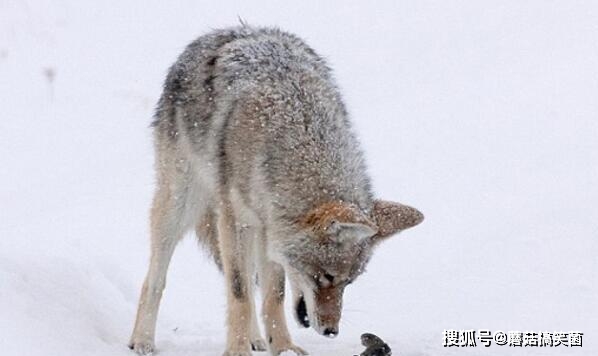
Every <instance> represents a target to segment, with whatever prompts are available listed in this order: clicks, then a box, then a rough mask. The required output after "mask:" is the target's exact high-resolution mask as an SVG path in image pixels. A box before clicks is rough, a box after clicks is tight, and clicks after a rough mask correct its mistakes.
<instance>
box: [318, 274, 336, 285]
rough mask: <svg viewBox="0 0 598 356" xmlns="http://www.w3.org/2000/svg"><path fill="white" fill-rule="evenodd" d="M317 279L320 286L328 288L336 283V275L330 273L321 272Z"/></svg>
mask: <svg viewBox="0 0 598 356" xmlns="http://www.w3.org/2000/svg"><path fill="white" fill-rule="evenodd" d="M315 279H316V284H317V285H318V287H319V288H328V287H330V286H331V285H332V284H333V283H334V276H333V275H331V274H330V273H323V274H320V275H318V276H316V278H315Z"/></svg>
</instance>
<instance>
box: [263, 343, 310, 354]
mask: <svg viewBox="0 0 598 356" xmlns="http://www.w3.org/2000/svg"><path fill="white" fill-rule="evenodd" d="M285 351H292V352H294V353H295V354H296V355H299V356H305V355H309V354H308V353H307V351H305V350H303V349H302V348H300V347H299V346H297V345H293V344H292V343H286V344H284V345H275V344H272V345H271V346H270V352H271V353H272V355H275V356H278V355H280V354H281V353H283V352H285Z"/></svg>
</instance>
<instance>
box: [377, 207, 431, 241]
mask: <svg viewBox="0 0 598 356" xmlns="http://www.w3.org/2000/svg"><path fill="white" fill-rule="evenodd" d="M372 216H373V218H374V220H375V221H376V224H377V225H378V233H377V234H376V235H374V236H373V237H372V239H374V240H379V239H383V238H385V237H388V236H390V235H392V234H395V233H397V232H400V231H403V230H405V229H408V228H410V227H413V226H415V225H417V224H419V223H421V222H422V221H423V220H424V214H422V213H420V212H419V210H417V209H415V208H412V207H410V206H407V205H403V204H399V203H394V202H390V201H384V200H375V201H374V209H373V210H372Z"/></svg>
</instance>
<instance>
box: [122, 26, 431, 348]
mask: <svg viewBox="0 0 598 356" xmlns="http://www.w3.org/2000/svg"><path fill="white" fill-rule="evenodd" d="M152 126H153V130H154V140H155V157H156V161H155V169H156V175H157V188H156V191H155V195H154V200H153V205H152V209H151V258H150V264H149V270H148V272H147V276H146V279H145V282H144V284H143V288H142V290H141V297H140V300H139V308H138V311H137V318H136V322H135V328H134V331H133V334H132V336H131V340H130V344H129V346H130V348H131V349H133V350H134V351H135V352H137V353H139V354H149V353H151V352H153V350H154V333H155V326H156V317H157V315H158V308H159V304H160V299H161V296H162V291H163V290H164V287H165V282H166V272H167V268H168V264H169V262H170V259H171V256H172V253H173V250H174V248H175V246H176V244H177V242H178V241H179V240H180V239H181V237H182V236H183V235H184V234H185V233H186V232H188V231H189V230H191V229H194V230H195V232H196V234H197V236H198V238H199V239H200V241H201V242H203V245H204V246H206V247H207V249H208V251H209V252H210V253H211V255H212V256H213V258H214V260H215V262H216V263H217V265H218V266H219V268H220V269H221V270H222V272H223V273H224V277H225V280H226V291H227V301H228V305H227V339H226V340H227V341H226V350H225V352H224V355H225V356H248V355H251V351H252V350H254V351H268V352H269V353H270V354H271V355H279V354H280V353H282V352H283V351H292V352H294V353H296V354H298V355H306V354H307V353H306V352H305V351H304V350H303V349H302V348H300V347H298V346H296V345H295V344H294V343H293V341H292V340H291V337H290V335H289V332H288V329H287V325H286V321H285V315H284V303H283V301H284V297H285V280H286V279H288V280H289V282H290V287H291V288H290V290H291V291H292V292H293V296H292V297H293V306H294V316H295V318H296V319H297V321H298V323H299V324H300V325H301V326H304V327H309V326H311V327H313V328H314V329H315V330H316V331H317V332H318V333H319V334H322V335H325V336H328V337H335V336H336V335H337V334H338V332H339V319H340V317H341V307H342V297H343V291H344V289H345V287H346V286H347V285H349V284H350V283H351V282H352V281H353V280H355V278H357V277H358V276H359V275H360V274H361V273H362V272H363V271H364V267H365V265H366V264H367V262H368V260H369V259H370V257H371V255H372V251H373V249H374V247H375V246H377V245H378V244H379V243H380V242H381V241H383V240H384V239H386V238H388V237H389V236H391V235H393V234H395V233H396V232H399V231H401V230H404V229H407V228H409V227H412V226H415V225H417V224H419V223H420V222H421V221H422V220H423V215H422V214H421V213H420V212H419V211H417V210H416V209H414V208H411V207H409V206H406V205H402V204H399V203H393V202H389V201H383V200H377V199H374V198H373V196H372V189H371V185H370V179H369V178H368V175H367V173H366V166H365V162H364V156H363V153H362V151H361V150H360V148H359V144H358V141H357V138H356V136H355V134H354V133H353V131H352V128H351V125H350V122H349V118H348V115H347V111H346V108H345V106H344V104H343V101H342V98H341V95H340V94H339V91H338V89H337V87H336V84H335V82H334V80H333V78H332V74H331V70H330V68H329V67H328V65H327V64H326V62H325V61H324V59H322V57H320V56H319V55H317V54H316V53H315V52H314V50H313V49H311V48H310V47H309V46H308V45H307V44H305V43H304V42H303V41H302V40H301V39H300V38H298V37H296V36H294V35H292V34H289V33H286V32H283V31H281V30H279V29H272V28H254V27H250V26H247V25H241V26H238V27H235V28H229V29H223V30H217V31H213V32H211V33H209V34H207V35H204V36H201V37H199V38H198V39H197V40H195V41H194V42H192V43H191V44H190V45H189V46H188V47H187V48H186V49H185V51H184V52H183V53H182V55H181V56H180V57H179V58H178V60H177V61H176V62H175V64H174V65H173V66H172V67H171V68H170V70H169V73H168V75H167V78H166V82H165V84H164V91H163V94H162V96H161V98H160V100H159V102H158V106H157V110H156V114H155V120H154V122H153V124H152ZM257 286H259V288H260V289H261V293H262V297H263V305H262V310H261V317H262V319H263V325H264V331H265V339H263V338H262V337H261V335H260V329H259V327H258V322H257V317H256V314H257V312H256V308H255V306H254V293H255V291H254V289H255V288H254V287H257Z"/></svg>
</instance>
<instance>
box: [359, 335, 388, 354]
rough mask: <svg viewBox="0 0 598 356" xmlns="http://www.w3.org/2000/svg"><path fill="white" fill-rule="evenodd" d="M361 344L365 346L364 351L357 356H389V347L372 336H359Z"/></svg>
mask: <svg viewBox="0 0 598 356" xmlns="http://www.w3.org/2000/svg"><path fill="white" fill-rule="evenodd" d="M361 344H362V345H363V346H365V351H363V352H362V353H360V354H359V356H390V355H392V351H391V350H390V346H388V344H386V343H385V342H384V341H382V339H381V338H379V337H378V336H376V335H374V334H370V333H365V334H362V335H361Z"/></svg>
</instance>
